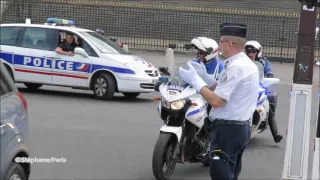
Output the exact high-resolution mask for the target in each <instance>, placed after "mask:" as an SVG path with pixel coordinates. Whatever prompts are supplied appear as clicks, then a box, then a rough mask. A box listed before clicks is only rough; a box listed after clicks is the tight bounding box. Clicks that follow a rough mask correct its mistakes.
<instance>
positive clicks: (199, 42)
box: [191, 37, 219, 62]
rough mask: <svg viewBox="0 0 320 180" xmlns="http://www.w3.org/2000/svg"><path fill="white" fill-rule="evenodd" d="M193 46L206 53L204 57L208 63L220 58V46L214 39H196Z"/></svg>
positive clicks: (192, 43) (192, 41) (192, 42)
mask: <svg viewBox="0 0 320 180" xmlns="http://www.w3.org/2000/svg"><path fill="white" fill-rule="evenodd" d="M191 45H192V46H193V47H194V48H196V49H197V50H198V51H203V52H205V53H206V55H205V56H204V59H205V61H206V62H209V61H210V60H212V59H213V58H215V57H217V56H218V53H219V45H218V43H217V42H216V41H215V40H213V39H210V38H207V37H196V38H193V39H192V40H191Z"/></svg>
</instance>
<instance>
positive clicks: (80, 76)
mask: <svg viewBox="0 0 320 180" xmlns="http://www.w3.org/2000/svg"><path fill="white" fill-rule="evenodd" d="M67 33H68V34H72V35H73V38H74V41H75V42H76V44H78V46H79V47H80V48H83V49H84V50H85V51H86V52H87V54H88V55H89V57H84V56H82V55H79V54H74V56H68V55H64V54H58V53H56V54H55V57H57V58H59V60H58V61H57V64H56V66H55V68H53V69H52V73H53V76H52V79H53V81H54V83H55V84H56V83H57V84H59V85H65V86H74V87H88V84H89V76H90V70H91V59H92V58H93V57H98V55H97V54H96V53H95V52H94V51H93V49H92V48H91V47H90V45H89V44H88V43H87V42H86V41H84V40H83V39H82V38H80V37H79V36H77V35H76V34H74V33H71V32H67V31H61V32H60V33H59V35H60V37H61V38H62V39H63V40H62V43H66V42H65V41H66V40H65V38H66V34H67Z"/></svg>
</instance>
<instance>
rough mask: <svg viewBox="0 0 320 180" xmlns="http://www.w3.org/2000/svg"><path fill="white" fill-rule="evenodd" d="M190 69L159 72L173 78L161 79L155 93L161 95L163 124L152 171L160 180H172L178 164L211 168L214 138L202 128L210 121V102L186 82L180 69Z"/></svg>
mask: <svg viewBox="0 0 320 180" xmlns="http://www.w3.org/2000/svg"><path fill="white" fill-rule="evenodd" d="M180 67H182V68H187V63H186V62H181V63H175V64H174V67H173V69H172V72H171V73H169V72H168V68H164V67H161V68H159V70H160V71H162V73H164V74H167V75H169V77H160V78H159V82H158V83H157V84H156V85H155V90H156V91H158V92H160V94H161V98H158V100H159V104H158V108H157V109H158V113H159V116H160V118H161V119H162V120H163V125H162V127H161V128H160V134H159V137H158V140H157V142H156V144H155V147H154V152H153V159H152V169H153V174H154V176H155V178H156V179H157V180H168V179H169V178H170V176H171V175H172V174H173V172H174V169H175V167H176V164H177V163H181V164H184V163H187V162H189V163H203V164H204V165H206V166H207V165H208V164H209V162H210V161H209V159H208V158H209V157H208V156H206V152H208V149H209V146H210V142H211V141H210V140H211V138H210V135H211V133H209V132H208V131H207V130H205V128H202V127H203V126H204V123H205V119H206V118H207V116H208V115H207V110H206V109H207V105H208V104H207V102H206V100H205V99H204V98H203V97H202V96H201V94H198V93H197V92H196V90H195V89H194V88H193V87H192V86H190V85H189V84H187V83H186V82H184V81H183V80H182V79H181V77H180V75H179V68H180Z"/></svg>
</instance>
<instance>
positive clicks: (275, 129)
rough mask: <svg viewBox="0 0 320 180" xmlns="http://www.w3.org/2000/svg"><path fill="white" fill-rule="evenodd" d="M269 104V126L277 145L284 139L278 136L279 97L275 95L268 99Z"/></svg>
mask: <svg viewBox="0 0 320 180" xmlns="http://www.w3.org/2000/svg"><path fill="white" fill-rule="evenodd" d="M268 100H269V103H270V110H269V111H270V114H269V117H268V124H269V126H270V130H271V134H272V136H273V140H274V142H275V143H279V142H281V140H282V139H283V137H282V136H281V135H279V134H278V126H277V122H276V118H275V116H276V113H275V112H276V105H277V95H276V94H274V95H272V96H269V97H268Z"/></svg>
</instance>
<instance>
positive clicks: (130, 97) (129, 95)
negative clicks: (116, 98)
mask: <svg viewBox="0 0 320 180" xmlns="http://www.w3.org/2000/svg"><path fill="white" fill-rule="evenodd" d="M122 94H123V95H124V96H126V97H127V98H128V99H135V98H137V97H138V96H139V95H140V93H122Z"/></svg>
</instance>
